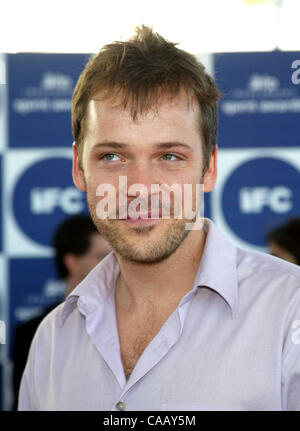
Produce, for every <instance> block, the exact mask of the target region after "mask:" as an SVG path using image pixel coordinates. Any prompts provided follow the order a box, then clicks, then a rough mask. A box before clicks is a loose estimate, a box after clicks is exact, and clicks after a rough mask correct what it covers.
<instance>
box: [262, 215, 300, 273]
mask: <svg viewBox="0 0 300 431" xmlns="http://www.w3.org/2000/svg"><path fill="white" fill-rule="evenodd" d="M266 240H267V243H268V247H269V250H270V253H271V254H272V255H273V256H276V257H279V258H280V259H284V260H287V261H288V262H291V263H295V264H296V265H300V217H294V218H291V219H289V220H287V221H286V222H285V223H284V224H281V225H279V226H276V227H275V229H273V230H272V231H271V232H268V234H267V235H266Z"/></svg>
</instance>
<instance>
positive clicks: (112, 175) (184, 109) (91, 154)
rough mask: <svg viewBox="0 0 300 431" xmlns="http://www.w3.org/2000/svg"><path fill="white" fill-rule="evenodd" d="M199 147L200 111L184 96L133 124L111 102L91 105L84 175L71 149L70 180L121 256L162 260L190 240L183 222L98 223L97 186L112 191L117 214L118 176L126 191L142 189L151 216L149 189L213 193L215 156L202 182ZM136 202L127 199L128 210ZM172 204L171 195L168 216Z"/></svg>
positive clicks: (164, 102) (165, 101) (126, 112)
mask: <svg viewBox="0 0 300 431" xmlns="http://www.w3.org/2000/svg"><path fill="white" fill-rule="evenodd" d="M97 99H98V100H97ZM202 145H203V142H202V138H201V134H200V132H199V108H198V106H197V104H196V103H193V104H188V99H187V96H186V94H185V92H183V91H182V92H181V93H180V94H179V96H178V97H176V98H175V99H173V100H170V99H169V98H167V97H164V98H162V99H161V101H160V104H159V107H158V111H157V112H154V111H150V112H148V113H147V114H145V115H143V116H139V118H138V119H137V120H135V121H133V120H132V118H131V116H130V112H129V110H124V109H123V108H122V107H120V106H119V104H118V103H117V104H116V103H115V101H114V103H112V101H111V100H99V98H97V95H96V96H95V97H94V100H91V101H90V102H89V106H88V121H87V131H86V136H85V140H84V149H83V154H82V169H81V167H80V166H79V161H78V153H77V148H76V146H75V145H74V146H73V149H74V160H73V162H74V163H73V178H74V182H75V184H76V186H77V187H78V188H79V189H80V190H84V191H86V192H87V199H88V205H89V210H90V213H91V216H92V218H93V221H94V223H95V225H96V226H97V228H98V230H99V232H100V233H102V234H103V236H104V237H105V238H106V239H107V240H108V242H109V243H110V244H111V246H112V248H113V249H114V250H115V251H116V252H117V253H118V254H119V255H120V256H122V257H123V258H125V259H127V260H129V261H134V262H140V263H156V262H159V261H162V260H164V259H166V258H167V257H168V256H170V255H171V254H172V253H173V252H174V251H175V250H176V249H177V248H178V247H179V246H180V244H181V243H182V242H183V240H184V239H185V238H186V236H187V235H188V234H189V230H186V220H185V219H184V218H181V219H176V218H174V217H171V218H169V219H162V218H159V219H157V218H156V219H152V220H151V219H150V220H149V219H148V220H143V219H139V220H135V221H133V220H132V219H131V220H130V219H125V220H121V219H118V218H117V219H115V220H113V219H107V220H101V219H99V218H98V216H97V214H96V207H97V204H98V202H99V200H100V199H102V198H101V197H99V196H96V190H97V188H98V186H99V185H100V184H111V185H112V186H114V188H115V190H116V197H117V199H116V202H117V213H118V202H119V176H126V177H127V189H129V188H130V186H131V185H133V184H143V185H145V186H146V188H147V191H148V195H147V196H148V198H147V199H146V200H147V201H148V205H149V206H148V209H149V212H150V211H151V203H150V202H151V184H159V185H161V184H167V185H169V186H171V185H172V184H175V183H177V184H179V185H180V186H181V188H182V191H184V184H192V185H193V190H195V189H196V184H197V183H198V184H199V183H201V184H202V183H203V184H204V191H211V190H212V188H213V186H214V183H215V177H216V151H215V152H214V154H213V156H212V158H211V161H210V165H209V168H208V170H207V171H206V174H205V175H204V177H203V175H202V173H203V167H204V166H203V155H202ZM183 195H184V192H183ZM135 198H136V196H127V201H128V205H129V204H130V202H131V201H132V200H133V199H135ZM160 198H161V196H160ZM160 201H161V204H162V205H163V204H164V202H163V201H162V200H161V199H160ZM172 204H173V205H174V199H173V200H172V195H171V211H172ZM194 205H195V202H194V201H193V207H194ZM171 214H172V213H171ZM117 217H118V214H117ZM160 217H161V214H160ZM189 221H191V220H189Z"/></svg>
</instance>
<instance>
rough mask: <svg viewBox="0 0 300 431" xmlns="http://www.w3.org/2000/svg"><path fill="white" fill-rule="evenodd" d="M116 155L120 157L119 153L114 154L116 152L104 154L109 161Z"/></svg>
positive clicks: (104, 157)
mask: <svg viewBox="0 0 300 431" xmlns="http://www.w3.org/2000/svg"><path fill="white" fill-rule="evenodd" d="M114 157H119V156H117V154H114V153H107V154H104V156H103V157H102V158H103V159H104V160H107V161H114V159H113V158H114Z"/></svg>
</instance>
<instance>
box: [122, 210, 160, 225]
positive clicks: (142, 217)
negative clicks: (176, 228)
mask: <svg viewBox="0 0 300 431" xmlns="http://www.w3.org/2000/svg"><path fill="white" fill-rule="evenodd" d="M161 216H162V214H161V212H159V213H154V214H151V212H149V213H146V214H139V215H138V217H130V216H128V217H127V219H123V220H122V221H125V222H127V223H138V224H142V223H153V222H155V221H158V220H159V219H161Z"/></svg>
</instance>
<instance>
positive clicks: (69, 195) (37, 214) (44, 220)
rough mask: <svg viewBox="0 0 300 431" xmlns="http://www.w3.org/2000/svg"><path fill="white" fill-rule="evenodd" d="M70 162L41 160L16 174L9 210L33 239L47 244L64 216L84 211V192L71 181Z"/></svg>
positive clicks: (85, 205) (52, 159)
mask: <svg viewBox="0 0 300 431" xmlns="http://www.w3.org/2000/svg"><path fill="white" fill-rule="evenodd" d="M71 172H72V161H71V159H69V158H66V157H60V158H58V157H57V158H49V159H43V160H41V161H39V162H37V163H35V164H34V165H31V166H30V167H29V169H28V170H27V171H26V172H24V173H23V175H21V176H20V178H19V180H18V182H17V185H16V187H15V190H14V192H13V212H14V215H15V219H16V221H17V223H18V225H19V227H20V228H21V229H22V231H23V232H24V233H25V234H26V235H28V236H29V237H30V238H31V239H33V240H34V241H36V242H38V243H40V244H43V245H47V246H49V245H51V244H52V236H53V234H54V231H55V229H56V228H57V226H58V225H59V223H60V222H62V220H63V219H65V218H66V217H67V216H72V215H75V214H78V213H82V212H87V211H88V209H87V204H86V199H85V193H83V192H81V191H79V190H78V189H77V188H76V187H75V186H74V184H73V180H72V175H71Z"/></svg>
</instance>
